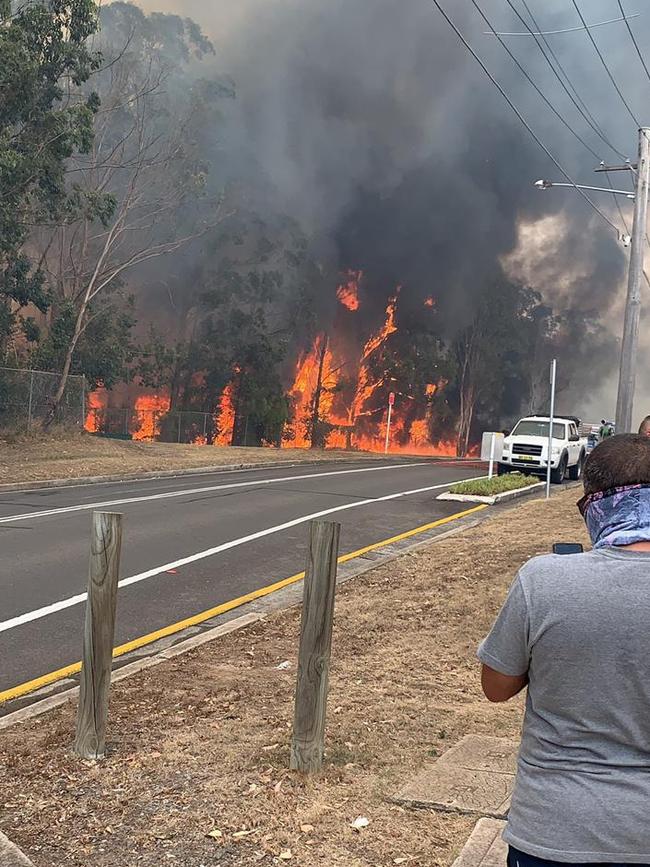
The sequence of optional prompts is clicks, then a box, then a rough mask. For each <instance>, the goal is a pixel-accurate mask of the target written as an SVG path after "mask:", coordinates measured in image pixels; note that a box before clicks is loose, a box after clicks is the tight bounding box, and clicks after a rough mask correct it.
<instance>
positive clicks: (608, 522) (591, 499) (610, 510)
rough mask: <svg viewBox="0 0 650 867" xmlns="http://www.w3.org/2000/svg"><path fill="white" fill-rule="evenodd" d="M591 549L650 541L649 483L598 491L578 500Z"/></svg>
mask: <svg viewBox="0 0 650 867" xmlns="http://www.w3.org/2000/svg"><path fill="white" fill-rule="evenodd" d="M578 508H579V509H580V512H581V513H582V516H583V518H584V519H585V523H586V525H587V529H588V530H589V535H590V536H591V541H592V543H593V546H594V548H613V547H614V546H616V545H632V544H634V543H635V542H650V485H627V486H626V487H622V488H612V489H611V490H609V491H598V493H596V494H590V495H589V496H587V497H583V498H582V499H581V500H580V501H579V502H578Z"/></svg>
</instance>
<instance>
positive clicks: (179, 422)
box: [178, 410, 182, 445]
mask: <svg viewBox="0 0 650 867" xmlns="http://www.w3.org/2000/svg"><path fill="white" fill-rule="evenodd" d="M181 422H182V418H181V412H180V410H179V411H178V445H180V444H181Z"/></svg>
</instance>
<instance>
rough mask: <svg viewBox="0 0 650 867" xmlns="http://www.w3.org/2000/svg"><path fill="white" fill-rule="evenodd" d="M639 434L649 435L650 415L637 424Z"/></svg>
mask: <svg viewBox="0 0 650 867" xmlns="http://www.w3.org/2000/svg"><path fill="white" fill-rule="evenodd" d="M639 434H640V436H642V437H650V415H647V416H646V417H645V418H644V419H643V421H642V422H641V424H640V426H639Z"/></svg>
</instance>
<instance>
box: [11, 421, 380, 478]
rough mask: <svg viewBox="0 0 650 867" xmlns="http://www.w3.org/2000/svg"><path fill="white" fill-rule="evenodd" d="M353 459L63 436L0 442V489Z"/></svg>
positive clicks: (343, 453) (328, 454) (325, 454)
mask: <svg viewBox="0 0 650 867" xmlns="http://www.w3.org/2000/svg"><path fill="white" fill-rule="evenodd" d="M362 454H363V457H373V455H370V454H368V453H365V452H364V453H362ZM358 457H359V452H346V451H335V450H331V451H330V450H328V451H323V450H318V449H314V450H307V449H273V448H243V447H242V448H229V447H225V446H198V445H176V444H175V443H149V442H126V441H122V440H110V439H103V438H102V437H96V436H92V435H91V434H81V433H63V432H62V433H59V434H57V433H53V434H52V435H51V436H48V437H43V436H34V437H22V438H19V439H15V440H13V441H11V442H8V441H3V440H2V439H0V484H5V483H14V482H31V481H41V480H45V479H78V478H81V477H83V476H107V475H121V474H124V475H126V474H128V473H145V472H157V471H160V470H177V469H190V468H193V467H197V468H200V467H217V466H240V465H241V464H257V463H259V464H262V463H270V462H276V461H288V462H292V463H295V462H299V461H313V460H326V459H332V458H337V459H340V458H348V459H355V458H358ZM377 457H379V456H377Z"/></svg>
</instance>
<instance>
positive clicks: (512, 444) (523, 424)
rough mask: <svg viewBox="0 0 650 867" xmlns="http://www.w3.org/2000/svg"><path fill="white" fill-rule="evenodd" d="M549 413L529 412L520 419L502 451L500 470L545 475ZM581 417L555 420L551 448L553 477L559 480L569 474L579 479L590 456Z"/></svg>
mask: <svg viewBox="0 0 650 867" xmlns="http://www.w3.org/2000/svg"><path fill="white" fill-rule="evenodd" d="M549 424H550V419H549V417H548V416H530V417H528V418H522V419H520V420H519V421H518V422H517V424H516V425H515V427H514V428H513V430H512V433H510V434H509V435H508V436H507V437H506V438H505V439H504V441H503V455H502V456H501V460H500V461H499V474H500V475H503V474H504V473H510V472H513V470H519V471H520V472H526V473H530V474H532V475H544V476H545V475H546V469H547V467H548V433H549V430H548V428H549ZM579 427H580V419H577V418H573V417H571V418H568V417H559V418H558V417H556V418H555V419H554V420H553V448H552V451H551V481H552V482H553V484H556V485H558V484H560V483H561V482H563V481H564V479H565V478H566V476H567V473H568V475H569V478H570V479H573V480H574V481H577V480H578V479H579V478H580V477H581V476H582V468H583V467H584V463H585V458H586V456H587V438H586V437H581V436H580V434H579V432H578V429H579Z"/></svg>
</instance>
